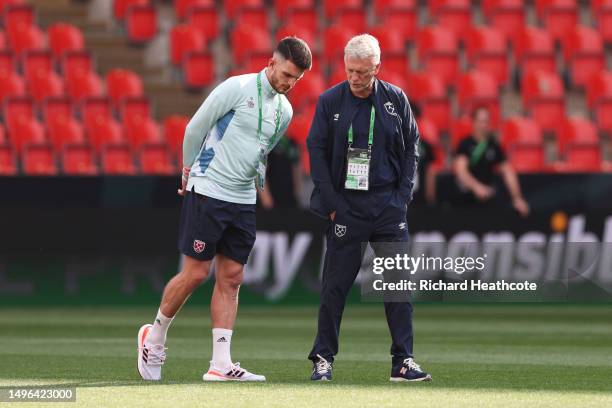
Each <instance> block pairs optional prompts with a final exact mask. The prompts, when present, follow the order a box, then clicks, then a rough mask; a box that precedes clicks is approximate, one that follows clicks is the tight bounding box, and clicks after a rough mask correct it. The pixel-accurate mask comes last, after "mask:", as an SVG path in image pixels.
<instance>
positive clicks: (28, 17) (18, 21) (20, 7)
mask: <svg viewBox="0 0 612 408" xmlns="http://www.w3.org/2000/svg"><path fill="white" fill-rule="evenodd" d="M21 3H22V4H5V6H4V9H3V10H0V12H2V14H3V16H2V19H3V23H4V28H5V29H6V30H7V32H9V33H11V32H13V31H14V30H15V29H16V28H17V27H18V26H27V27H30V26H33V25H35V23H36V13H35V12H34V7H32V6H31V5H29V4H25V2H21Z"/></svg>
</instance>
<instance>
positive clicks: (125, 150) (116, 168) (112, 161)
mask: <svg viewBox="0 0 612 408" xmlns="http://www.w3.org/2000/svg"><path fill="white" fill-rule="evenodd" d="M101 156H102V157H101V162H102V172H103V173H104V174H106V175H111V176H118V175H135V174H136V166H134V160H133V158H132V152H131V151H130V148H129V147H128V146H125V145H109V146H106V148H105V149H104V150H103V151H102V155H101Z"/></svg>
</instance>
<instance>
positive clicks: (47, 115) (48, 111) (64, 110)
mask: <svg viewBox="0 0 612 408" xmlns="http://www.w3.org/2000/svg"><path fill="white" fill-rule="evenodd" d="M42 113H43V119H44V121H45V123H46V124H47V127H48V128H51V127H53V126H54V125H55V123H56V122H58V121H65V120H67V119H72V118H73V117H74V115H73V111H72V103H71V102H70V98H68V97H56V98H48V99H47V100H46V101H45V103H44V104H43V105H42Z"/></svg>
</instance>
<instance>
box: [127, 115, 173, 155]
mask: <svg viewBox="0 0 612 408" xmlns="http://www.w3.org/2000/svg"><path fill="white" fill-rule="evenodd" d="M124 129H125V136H126V139H127V140H128V143H129V144H130V145H131V146H132V148H134V149H138V148H140V147H141V146H142V145H144V144H163V143H164V139H163V138H162V133H161V131H160V129H159V125H158V124H157V122H155V120H153V119H151V118H147V117H142V116H137V117H135V118H131V119H130V120H129V121H125V122H124Z"/></svg>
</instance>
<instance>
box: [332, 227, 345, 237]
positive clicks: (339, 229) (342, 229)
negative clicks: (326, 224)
mask: <svg viewBox="0 0 612 408" xmlns="http://www.w3.org/2000/svg"><path fill="white" fill-rule="evenodd" d="M334 232H335V233H336V236H337V237H338V238H342V237H343V236H344V234H346V225H340V224H336V225H335V226H334Z"/></svg>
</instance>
